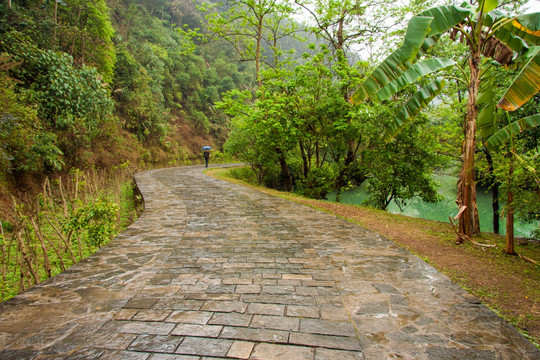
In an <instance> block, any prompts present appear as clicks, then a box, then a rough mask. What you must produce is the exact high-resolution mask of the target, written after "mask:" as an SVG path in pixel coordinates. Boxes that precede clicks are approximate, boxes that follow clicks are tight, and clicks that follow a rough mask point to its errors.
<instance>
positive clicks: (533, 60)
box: [497, 46, 540, 111]
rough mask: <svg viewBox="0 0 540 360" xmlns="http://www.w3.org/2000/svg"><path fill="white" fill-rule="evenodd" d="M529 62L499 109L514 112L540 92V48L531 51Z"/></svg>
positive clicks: (506, 94) (536, 47)
mask: <svg viewBox="0 0 540 360" xmlns="http://www.w3.org/2000/svg"><path fill="white" fill-rule="evenodd" d="M528 57H529V61H528V62H527V63H526V64H525V66H524V67H523V69H522V70H521V72H520V73H519V74H518V75H517V76H516V78H515V79H514V81H513V82H512V84H511V85H510V87H509V88H508V89H507V90H506V92H505V94H504V95H503V97H502V99H501V100H500V101H499V103H498V104H497V106H498V107H500V108H502V109H504V110H506V111H514V110H516V109H517V108H519V107H520V106H521V105H523V104H524V103H525V102H527V101H528V100H529V99H530V98H531V97H533V96H534V94H536V93H537V92H538V91H539V90H540V46H535V47H532V48H530V49H529V54H528Z"/></svg>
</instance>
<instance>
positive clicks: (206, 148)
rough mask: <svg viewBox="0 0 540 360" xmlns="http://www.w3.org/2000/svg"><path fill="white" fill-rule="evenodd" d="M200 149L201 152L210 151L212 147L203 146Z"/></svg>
mask: <svg viewBox="0 0 540 360" xmlns="http://www.w3.org/2000/svg"><path fill="white" fill-rule="evenodd" d="M202 149H203V150H210V149H212V147H211V146H203V147H202Z"/></svg>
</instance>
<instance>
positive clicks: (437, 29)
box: [409, 6, 473, 37]
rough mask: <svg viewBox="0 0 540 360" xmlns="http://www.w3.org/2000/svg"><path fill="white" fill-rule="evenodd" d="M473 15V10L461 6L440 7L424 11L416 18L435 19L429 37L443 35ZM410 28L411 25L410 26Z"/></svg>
mask: <svg viewBox="0 0 540 360" xmlns="http://www.w3.org/2000/svg"><path fill="white" fill-rule="evenodd" d="M471 15H473V12H472V9H470V8H464V7H459V6H438V7H434V8H430V9H427V10H425V11H422V12H421V13H419V14H418V15H416V16H426V17H431V18H433V22H432V24H431V29H430V31H429V33H428V34H427V36H428V37H431V36H434V35H438V34H442V33H443V32H445V31H447V30H450V29H451V28H452V27H454V26H456V25H457V24H459V23H460V22H462V21H463V20H465V19H466V18H467V17H468V16H471ZM409 26H410V25H409Z"/></svg>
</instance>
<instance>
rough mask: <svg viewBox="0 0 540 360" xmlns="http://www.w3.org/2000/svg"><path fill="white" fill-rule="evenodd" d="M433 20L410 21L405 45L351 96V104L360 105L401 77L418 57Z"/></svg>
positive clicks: (420, 18)
mask: <svg viewBox="0 0 540 360" xmlns="http://www.w3.org/2000/svg"><path fill="white" fill-rule="evenodd" d="M432 20H433V18H431V17H424V16H414V17H413V18H412V19H411V20H410V21H409V27H408V28H407V33H406V34H405V40H404V41H403V45H402V46H401V47H400V48H398V49H397V50H396V51H394V52H393V53H392V54H390V56H388V57H387V58H386V59H385V60H384V61H383V62H382V63H381V64H380V65H379V66H378V67H377V68H376V69H375V70H374V71H373V72H372V73H371V75H370V76H369V77H368V78H367V79H366V80H365V81H364V82H363V83H362V84H361V85H360V87H359V88H358V89H357V90H356V91H355V92H354V94H353V95H352V96H351V102H352V103H354V104H360V103H362V102H363V101H364V100H366V99H367V98H369V97H372V96H373V95H375V93H377V91H379V90H380V89H381V88H382V87H383V86H385V85H386V84H388V83H389V82H391V81H393V80H394V79H396V78H397V77H399V76H400V75H401V74H402V73H403V71H405V70H406V69H407V68H408V66H409V61H411V60H412V59H414V58H415V57H416V54H417V53H418V51H419V50H420V49H421V47H422V45H423V44H424V40H425V38H426V34H427V33H428V32H429V29H430V24H431V22H432Z"/></svg>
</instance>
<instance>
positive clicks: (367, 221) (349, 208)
mask: <svg viewBox="0 0 540 360" xmlns="http://www.w3.org/2000/svg"><path fill="white" fill-rule="evenodd" d="M207 174H208V175H212V176H215V177H218V178H221V179H224V180H227V181H231V182H235V183H238V184H242V185H245V186H249V187H251V188H254V189H257V190H259V191H262V192H265V193H268V194H271V195H274V196H279V197H282V198H285V199H288V200H291V201H295V202H298V203H302V204H305V205H307V206H310V207H314V208H317V209H320V210H322V211H326V212H329V213H332V214H334V215H336V216H340V217H342V218H344V219H347V220H349V221H352V222H354V223H357V224H359V225H361V226H364V227H366V228H367V229H369V230H372V231H375V232H377V233H380V234H382V235H384V236H385V237H387V238H388V239H390V240H392V241H394V242H395V243H397V244H399V245H400V246H403V247H404V248H406V249H407V250H409V251H410V252H412V253H414V254H416V255H417V256H419V257H421V258H422V259H424V260H425V261H427V262H428V263H430V264H431V265H432V266H434V267H435V268H437V269H438V270H440V271H441V272H443V273H444V274H445V275H447V276H448V277H449V278H451V279H452V280H453V281H454V282H456V283H458V284H459V285H460V286H461V287H463V288H465V289H466V290H467V291H469V292H470V293H472V294H474V295H475V296H476V297H477V298H478V299H480V300H481V301H482V302H483V303H484V304H486V305H487V306H489V307H490V308H491V309H493V310H494V311H496V312H497V313H499V314H500V315H501V316H503V317H504V318H505V319H506V320H507V321H509V322H510V323H512V325H514V326H515V327H516V328H518V329H519V330H520V331H521V332H523V333H524V334H525V335H526V336H527V337H528V338H529V339H530V340H531V341H533V342H534V343H535V345H536V346H537V347H539V344H540V305H539V304H540V267H539V266H537V265H535V264H532V263H530V262H527V261H526V260H524V259H522V258H520V257H518V256H509V255H505V254H504V253H503V248H504V238H503V237H502V236H498V235H494V234H490V233H482V235H481V236H480V237H478V238H476V239H475V241H477V242H480V243H485V244H495V245H496V247H494V248H485V247H478V246H476V245H474V244H472V243H466V244H462V245H456V244H455V241H454V240H455V233H454V231H453V229H452V227H451V226H450V224H447V223H443V222H438V221H432V220H424V219H419V218H412V217H407V216H403V215H396V214H391V213H388V212H384V211H380V210H375V209H371V208H366V207H360V206H356V205H344V204H336V203H331V202H327V201H319V200H312V199H307V198H303V197H300V196H297V195H294V194H289V193H285V192H280V191H276V190H271V189H267V188H264V187H261V186H257V185H254V184H250V183H248V182H245V181H241V180H237V179H233V178H232V177H230V169H212V170H210V171H208V172H207ZM516 252H517V253H519V254H521V255H523V256H525V257H528V258H530V259H533V260H535V261H537V262H540V245H539V244H538V243H529V242H526V243H519V244H518V245H517V246H516Z"/></svg>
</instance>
